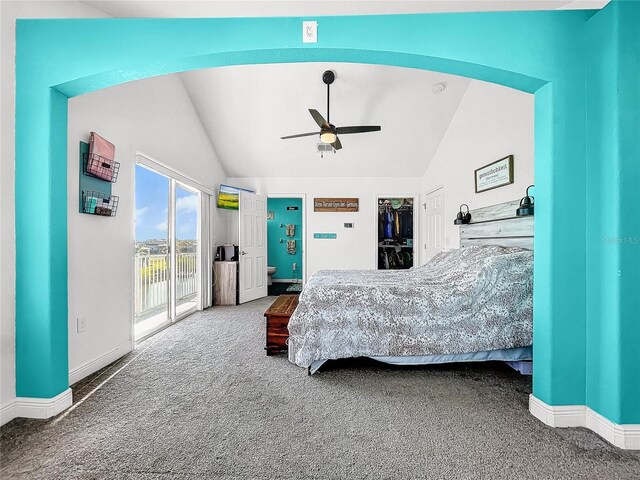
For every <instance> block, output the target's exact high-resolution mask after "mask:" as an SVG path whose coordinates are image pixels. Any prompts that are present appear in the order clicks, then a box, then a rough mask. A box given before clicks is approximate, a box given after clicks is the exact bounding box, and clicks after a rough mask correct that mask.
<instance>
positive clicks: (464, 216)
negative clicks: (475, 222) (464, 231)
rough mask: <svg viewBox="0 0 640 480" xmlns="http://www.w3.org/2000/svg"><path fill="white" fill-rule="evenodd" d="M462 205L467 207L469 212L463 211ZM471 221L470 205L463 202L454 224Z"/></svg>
mask: <svg viewBox="0 0 640 480" xmlns="http://www.w3.org/2000/svg"><path fill="white" fill-rule="evenodd" d="M462 207H467V213H462ZM470 221H471V214H470V213H469V205H467V204H466V203H463V204H462V205H460V211H459V212H458V214H457V215H456V219H455V220H454V221H453V224H454V225H463V224H466V223H469V222H470Z"/></svg>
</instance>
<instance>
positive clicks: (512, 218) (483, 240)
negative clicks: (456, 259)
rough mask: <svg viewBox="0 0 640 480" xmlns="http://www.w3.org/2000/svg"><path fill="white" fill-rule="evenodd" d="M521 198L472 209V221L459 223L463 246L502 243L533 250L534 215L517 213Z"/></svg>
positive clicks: (461, 244) (504, 245)
mask: <svg viewBox="0 0 640 480" xmlns="http://www.w3.org/2000/svg"><path fill="white" fill-rule="evenodd" d="M519 205H520V200H512V201H510V202H505V203H499V204H497V205H492V206H490V207H483V208H478V209H476V210H471V212H470V213H471V222H470V223H468V224H466V225H461V226H460V246H461V247H468V246H470V245H499V246H502V247H520V248H526V249H528V250H533V215H530V216H526V217H517V216H516V209H517V208H518V206H519Z"/></svg>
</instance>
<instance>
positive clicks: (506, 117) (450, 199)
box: [421, 81, 534, 248]
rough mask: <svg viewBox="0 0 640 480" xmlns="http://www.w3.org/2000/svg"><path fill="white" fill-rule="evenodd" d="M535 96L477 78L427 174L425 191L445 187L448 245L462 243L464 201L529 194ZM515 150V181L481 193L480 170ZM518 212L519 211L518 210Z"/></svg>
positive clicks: (475, 204)
mask: <svg viewBox="0 0 640 480" xmlns="http://www.w3.org/2000/svg"><path fill="white" fill-rule="evenodd" d="M533 103H534V96H533V95H530V94H527V93H523V92H520V91H518V90H512V89H510V88H505V87H501V86H499V85H494V84H491V83H485V82H479V81H472V82H471V83H470V85H469V88H468V89H467V92H466V93H465V95H464V97H463V98H462V102H461V103H460V105H459V107H458V110H457V111H456V113H455V115H454V116H453V119H452V121H451V124H450V125H449V128H448V130H447V133H446V134H445V136H444V138H443V139H442V142H441V143H440V145H439V147H438V150H437V152H436V154H435V156H434V157H433V159H432V160H431V162H430V163H429V166H428V168H427V171H426V173H425V175H424V177H423V179H422V190H421V193H423V194H424V193H427V192H429V191H431V190H433V189H435V188H437V187H439V186H441V185H444V187H445V206H444V208H445V215H444V222H445V246H446V247H447V248H458V247H459V245H460V235H459V228H460V227H458V226H455V225H453V220H454V219H455V217H456V213H457V212H458V211H459V209H460V204H462V203H466V204H468V205H469V208H470V209H472V210H473V209H474V208H479V207H486V206H489V205H495V204H496V203H502V202H506V201H509V200H514V199H519V198H521V197H523V196H524V195H525V190H526V188H527V186H529V185H531V184H533V120H534V117H533V115H534V109H533ZM511 154H513V155H514V183H513V184H511V185H507V186H504V187H500V188H496V189H494V190H489V191H487V192H482V193H475V187H474V173H473V172H474V170H475V169H477V168H479V167H482V166H484V165H486V164H488V163H491V162H493V161H495V160H498V159H500V158H502V157H505V156H507V155H511ZM514 214H515V212H514Z"/></svg>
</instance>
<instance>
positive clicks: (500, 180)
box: [475, 155, 513, 193]
mask: <svg viewBox="0 0 640 480" xmlns="http://www.w3.org/2000/svg"><path fill="white" fill-rule="evenodd" d="M510 183H513V155H508V156H506V157H504V158H501V159H500V160H496V161H495V162H491V163H490V164H488V165H485V166H484V167H480V168H478V169H477V170H475V185H476V193H480V192H486V191H487V190H492V189H494V188H498V187H503V186H505V185H509V184H510Z"/></svg>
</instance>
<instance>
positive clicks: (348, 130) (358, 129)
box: [336, 125, 382, 135]
mask: <svg viewBox="0 0 640 480" xmlns="http://www.w3.org/2000/svg"><path fill="white" fill-rule="evenodd" d="M380 130H382V128H381V127H380V125H369V126H364V125H361V126H357V127H338V128H336V132H337V133H339V134H341V135H342V134H346V133H365V132H379V131H380Z"/></svg>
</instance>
